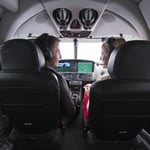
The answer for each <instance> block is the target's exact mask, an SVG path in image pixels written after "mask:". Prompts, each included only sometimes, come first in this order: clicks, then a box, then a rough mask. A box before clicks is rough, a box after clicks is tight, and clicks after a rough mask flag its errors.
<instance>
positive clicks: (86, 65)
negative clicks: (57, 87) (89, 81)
mask: <svg viewBox="0 0 150 150" xmlns="http://www.w3.org/2000/svg"><path fill="white" fill-rule="evenodd" d="M92 66H93V65H92V63H91V62H78V73H91V72H92V70H93V69H92Z"/></svg>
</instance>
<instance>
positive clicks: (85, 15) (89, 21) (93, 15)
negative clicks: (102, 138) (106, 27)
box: [79, 8, 98, 29]
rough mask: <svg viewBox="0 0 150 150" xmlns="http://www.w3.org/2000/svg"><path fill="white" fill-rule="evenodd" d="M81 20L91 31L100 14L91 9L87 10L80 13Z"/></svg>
mask: <svg viewBox="0 0 150 150" xmlns="http://www.w3.org/2000/svg"><path fill="white" fill-rule="evenodd" d="M79 18H80V21H81V22H82V24H83V26H84V28H85V29H91V28H92V26H93V25H94V23H95V21H96V20H97V18H98V12H97V11H96V10H94V9H91V8H85V9H82V10H81V11H80V13H79Z"/></svg>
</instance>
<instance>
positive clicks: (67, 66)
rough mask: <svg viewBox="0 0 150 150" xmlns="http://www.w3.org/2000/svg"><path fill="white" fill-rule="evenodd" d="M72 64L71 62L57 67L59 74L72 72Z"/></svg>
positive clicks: (61, 63) (59, 64) (62, 63)
mask: <svg viewBox="0 0 150 150" xmlns="http://www.w3.org/2000/svg"><path fill="white" fill-rule="evenodd" d="M70 66H71V65H70V63H69V62H60V63H58V66H57V71H58V72H70Z"/></svg>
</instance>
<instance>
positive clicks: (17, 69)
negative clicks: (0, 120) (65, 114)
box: [0, 39, 60, 140]
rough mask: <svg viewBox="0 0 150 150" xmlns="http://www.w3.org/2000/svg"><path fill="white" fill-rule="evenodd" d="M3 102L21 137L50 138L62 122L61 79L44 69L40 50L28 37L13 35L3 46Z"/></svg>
mask: <svg viewBox="0 0 150 150" xmlns="http://www.w3.org/2000/svg"><path fill="white" fill-rule="evenodd" d="M0 56H1V63H2V72H1V73H0V106H1V108H2V111H3V112H4V113H5V114H6V115H7V116H8V118H9V120H10V123H11V125H12V127H13V128H14V129H15V133H16V134H15V135H19V138H21V137H23V138H26V139H32V140H33V139H34V140H35V139H39V138H41V139H42V138H43V139H45V138H47V139H48V138H50V137H51V136H52V134H50V133H53V132H54V130H55V129H56V128H58V126H59V118H60V113H59V110H60V109H59V101H60V99H59V97H60V94H59V92H60V91H59V82H58V79H57V77H56V75H55V74H54V73H53V71H44V67H45V59H44V56H43V53H42V52H41V50H40V49H39V48H38V47H36V46H35V45H34V44H33V43H32V42H30V41H28V40H25V39H13V40H9V41H7V42H5V43H4V45H3V46H2V47H1V50H0Z"/></svg>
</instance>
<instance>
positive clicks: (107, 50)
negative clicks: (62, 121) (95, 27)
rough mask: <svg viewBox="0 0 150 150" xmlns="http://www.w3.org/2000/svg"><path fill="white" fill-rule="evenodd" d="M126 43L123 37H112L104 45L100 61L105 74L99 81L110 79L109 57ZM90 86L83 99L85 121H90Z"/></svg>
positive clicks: (85, 88)
mask: <svg viewBox="0 0 150 150" xmlns="http://www.w3.org/2000/svg"><path fill="white" fill-rule="evenodd" d="M123 43H125V39H124V38H122V37H117V38H114V37H110V38H107V39H106V40H105V41H104V43H103V44H102V47H101V48H102V50H101V56H100V60H101V61H102V64H101V65H102V67H103V72H102V73H101V76H100V77H99V78H98V79H97V80H106V79H110V78H111V77H110V75H109V73H108V70H107V65H108V60H109V57H110V55H111V53H112V51H113V49H115V48H116V47H118V46H119V45H121V44H123ZM90 86H91V84H86V85H85V86H84V90H85V91H84V98H83V115H84V117H85V119H86V120H87V119H88V105H89V92H90Z"/></svg>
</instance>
